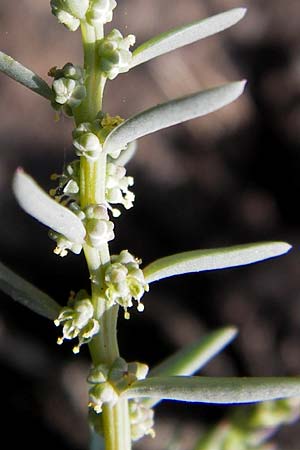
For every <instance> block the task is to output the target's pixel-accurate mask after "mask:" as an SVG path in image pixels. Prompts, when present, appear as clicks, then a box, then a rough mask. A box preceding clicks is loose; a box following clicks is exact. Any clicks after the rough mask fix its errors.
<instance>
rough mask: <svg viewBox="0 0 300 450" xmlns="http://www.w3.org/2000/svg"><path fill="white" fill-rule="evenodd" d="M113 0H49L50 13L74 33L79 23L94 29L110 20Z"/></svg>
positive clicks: (113, 6)
mask: <svg viewBox="0 0 300 450" xmlns="http://www.w3.org/2000/svg"><path fill="white" fill-rule="evenodd" d="M116 6H117V3H116V2H115V0H51V8H52V13H53V14H54V15H55V16H56V17H57V19H58V21H59V22H60V23H62V24H63V25H65V26H66V27H67V28H68V29H69V30H71V31H76V30H77V28H78V27H79V25H80V22H81V21H87V22H88V23H89V24H90V25H92V26H94V27H96V26H98V25H103V24H105V23H107V22H111V20H112V11H113V9H114V8H115V7H116Z"/></svg>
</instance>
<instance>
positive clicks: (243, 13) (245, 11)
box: [235, 7, 247, 20]
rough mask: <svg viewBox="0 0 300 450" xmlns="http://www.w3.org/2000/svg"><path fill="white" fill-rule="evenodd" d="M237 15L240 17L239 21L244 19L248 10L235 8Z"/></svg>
mask: <svg viewBox="0 0 300 450" xmlns="http://www.w3.org/2000/svg"><path fill="white" fill-rule="evenodd" d="M235 10H236V14H237V16H238V17H239V20H241V19H243V18H244V17H245V15H246V13H247V8H245V7H241V8H235Z"/></svg>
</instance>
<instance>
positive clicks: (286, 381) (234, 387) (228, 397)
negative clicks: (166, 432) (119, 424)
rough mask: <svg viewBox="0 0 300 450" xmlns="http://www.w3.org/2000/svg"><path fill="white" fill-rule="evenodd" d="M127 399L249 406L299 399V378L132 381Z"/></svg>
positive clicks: (206, 378) (125, 393)
mask: <svg viewBox="0 0 300 450" xmlns="http://www.w3.org/2000/svg"><path fill="white" fill-rule="evenodd" d="M123 395H125V396H126V397H127V398H143V397H150V398H154V399H165V400H177V401H183V402H199V403H214V404H233V403H234V404H239V403H253V402H260V401H266V400H277V399H281V398H290V397H299V396H300V377H290V378H289V377H281V378H280V377H262V378H258V377H251V378H246V377H245V378H242V377H241V378H239V377H238V378H236V377H224V378H223V377H153V378H147V379H145V380H141V381H136V382H135V383H133V384H132V385H131V387H130V388H129V389H128V390H127V391H125V392H124V394H123Z"/></svg>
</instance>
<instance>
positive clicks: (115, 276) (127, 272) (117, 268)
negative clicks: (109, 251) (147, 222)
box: [104, 250, 149, 319]
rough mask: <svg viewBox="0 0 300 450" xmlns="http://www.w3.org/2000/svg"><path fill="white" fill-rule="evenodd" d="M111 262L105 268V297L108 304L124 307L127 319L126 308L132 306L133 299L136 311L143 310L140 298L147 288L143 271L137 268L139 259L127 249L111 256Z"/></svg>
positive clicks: (128, 315)
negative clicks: (136, 304)
mask: <svg viewBox="0 0 300 450" xmlns="http://www.w3.org/2000/svg"><path fill="white" fill-rule="evenodd" d="M111 261H112V262H111V264H109V265H108V266H107V268H106V270H105V274H104V281H105V285H106V289H105V291H104V294H105V299H106V301H107V302H108V304H109V305H110V306H113V305H116V304H118V305H120V306H122V307H123V308H124V310H125V313H124V317H125V318H126V319H129V317H130V314H129V312H128V311H127V310H128V308H131V307H132V306H133V300H136V301H137V303H138V306H137V309H138V311H140V312H141V311H143V310H144V305H143V304H142V303H141V301H140V300H141V298H142V296H143V295H144V292H147V291H148V290H149V286H148V284H147V283H146V282H145V278H144V274H143V271H142V270H141V269H140V268H139V264H140V261H139V260H137V259H136V258H134V256H132V255H131V254H130V253H129V252H128V250H123V251H122V252H121V253H120V255H113V256H112V257H111Z"/></svg>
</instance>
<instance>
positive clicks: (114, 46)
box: [98, 29, 135, 80]
mask: <svg viewBox="0 0 300 450" xmlns="http://www.w3.org/2000/svg"><path fill="white" fill-rule="evenodd" d="M134 43H135V36H133V34H129V35H128V36H127V37H125V38H124V37H123V36H122V34H121V33H120V31H119V30H116V29H113V30H112V31H111V32H110V33H108V35H107V36H105V37H104V38H103V39H101V41H100V42H99V47H98V53H99V56H100V69H101V71H102V72H103V73H104V75H105V76H106V77H107V78H109V79H110V80H113V79H114V78H116V76H117V75H118V74H119V73H123V72H127V71H128V70H129V69H130V64H131V60H132V53H131V52H130V51H129V47H131V46H132V45H134Z"/></svg>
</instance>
